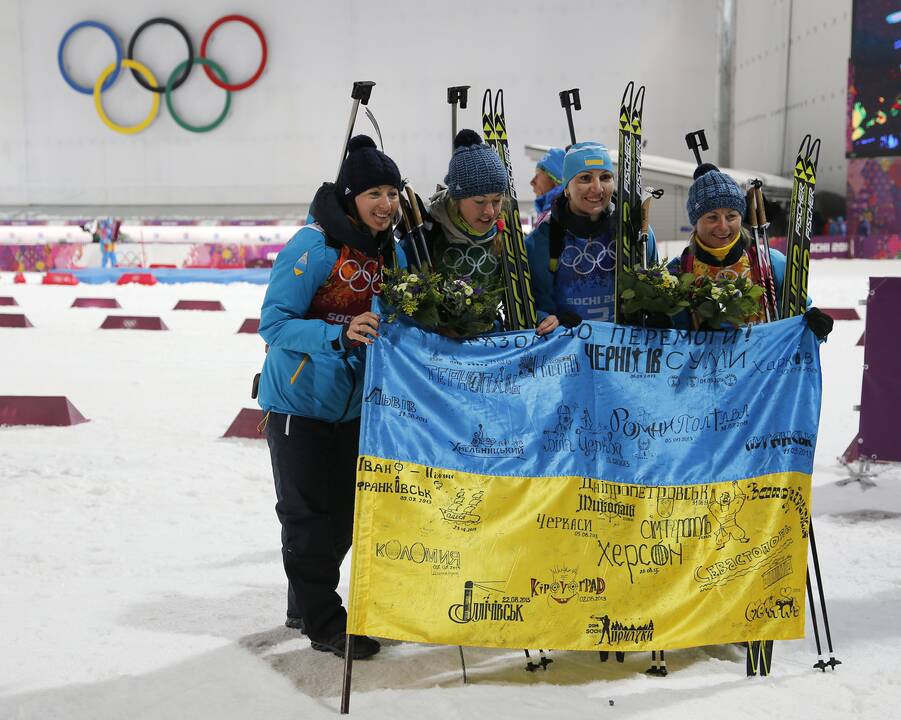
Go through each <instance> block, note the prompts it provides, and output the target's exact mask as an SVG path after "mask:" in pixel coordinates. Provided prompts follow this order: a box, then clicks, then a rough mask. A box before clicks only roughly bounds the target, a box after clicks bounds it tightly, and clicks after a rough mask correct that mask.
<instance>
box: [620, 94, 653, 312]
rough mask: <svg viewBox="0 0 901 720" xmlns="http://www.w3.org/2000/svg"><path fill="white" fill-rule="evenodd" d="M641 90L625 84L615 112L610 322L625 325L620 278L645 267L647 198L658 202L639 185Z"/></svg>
mask: <svg viewBox="0 0 901 720" xmlns="http://www.w3.org/2000/svg"><path fill="white" fill-rule="evenodd" d="M644 93H645V86H644V85H642V86H640V87H638V88H637V89H636V87H635V83H634V82H633V81H631V80H630V81H629V84H628V85H626V89H625V91H624V92H623V98H622V101H621V103H620V109H619V122H618V125H619V133H618V137H619V148H618V156H617V175H616V201H617V204H618V207H617V226H616V270H615V274H614V283H615V291H614V295H615V304H614V321H615V322H617V323H620V324H622V323H625V322H626V320H627V318H626V317H625V316H624V313H623V311H622V302H621V300H620V298H619V288H620V284H621V283H622V278H623V275H624V274H625V273H626V272H628V271H629V270H633V269H635V268H639V267H640V268H644V267H647V265H648V236H649V230H648V227H649V225H648V212H649V210H650V203H651V198H658V199H659V198H660V197H661V196H662V195H663V191H662V190H654V189H653V188H646V189H645V192H644V194H642V184H641V115H642V111H643V110H644Z"/></svg>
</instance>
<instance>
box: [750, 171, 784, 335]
mask: <svg viewBox="0 0 901 720" xmlns="http://www.w3.org/2000/svg"><path fill="white" fill-rule="evenodd" d="M753 182H754V185H753V193H754V199H755V203H754V204H755V205H756V206H757V227H758V228H759V233H760V238H759V240H760V244H759V245H758V246H757V256H758V258H759V259H760V267H761V270H762V271H763V272H762V274H763V276H764V289H765V290H766V295H767V303H766V304H767V305H768V311H769V313H770V316H771V317H772V319H773V320H778V319H779V316H778V314H777V310H776V280H775V278H773V264H772V263H771V262H770V240H769V237H768V233H767V228H769V226H770V222H769V220H767V217H766V206H765V205H764V202H763V183H762V182H760V180H755V181H753Z"/></svg>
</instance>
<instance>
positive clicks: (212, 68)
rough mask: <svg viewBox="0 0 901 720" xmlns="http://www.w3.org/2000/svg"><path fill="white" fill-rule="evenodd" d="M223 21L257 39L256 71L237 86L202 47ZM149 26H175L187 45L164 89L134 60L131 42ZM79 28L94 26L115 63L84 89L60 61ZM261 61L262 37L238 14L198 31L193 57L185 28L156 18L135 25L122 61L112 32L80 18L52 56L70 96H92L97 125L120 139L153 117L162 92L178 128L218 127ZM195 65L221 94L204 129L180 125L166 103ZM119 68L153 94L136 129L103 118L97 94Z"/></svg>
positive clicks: (261, 67) (263, 62)
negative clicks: (107, 41)
mask: <svg viewBox="0 0 901 720" xmlns="http://www.w3.org/2000/svg"><path fill="white" fill-rule="evenodd" d="M229 22H238V23H243V24H245V25H247V26H248V27H250V29H251V30H253V31H254V32H255V33H256V35H257V37H258V38H259V40H260V47H261V49H262V56H261V58H260V64H259V66H258V67H257V69H256V72H254V74H253V75H251V76H250V78H248V79H247V80H244V81H242V82H239V83H230V82H229V79H228V76H227V75H226V74H225V70H223V69H222V67H221V66H220V65H219V64H218V63H216V62H215V61H214V60H212V59H211V58H210V57H208V56H207V46H208V45H209V42H210V38H212V36H213V33H215V32H216V30H217V29H218V28H219V27H220V26H222V25H224V24H226V23H229ZM153 25H168V26H170V27H172V28H175V30H177V31H178V32H179V34H180V35H181V36H182V38H183V39H184V41H185V45H186V46H187V50H188V58H187V59H186V60H184V61H182V62H181V63H179V64H178V65H176V66H175V68H174V69H173V70H172V72H171V73H170V74H169V79H168V80H167V81H166V83H165V85H157V80H156V77H155V76H154V74H153V73H152V72H151V70H150V68H148V67H147V66H146V65H145V64H143V63H142V62H140V61H139V60H136V59H135V57H134V51H135V44H136V43H137V40H138V37H139V36H140V35H141V33H142V32H144V31H145V30H146V29H147V28H149V27H151V26H153ZM83 28H96V29H98V30H101V31H103V32H104V33H105V34H106V35H107V37H109V39H110V40H111V41H112V43H113V47H114V48H115V50H116V61H115V62H114V63H112V64H110V65H108V66H107V67H106V68H105V69H104V70H103V72H101V73H100V75H99V77H98V78H97V80H96V81H95V82H94V86H93V87H86V86H84V85H79V84H78V83H77V82H75V80H73V79H72V77H71V75H69V73H68V71H67V70H66V65H65V62H64V54H65V50H66V44H67V43H68V42H69V40H70V39H71V38H72V36H73V35H74V34H75V33H76V32H78V31H79V30H81V29H83ZM267 57H268V48H267V46H266V37H265V36H264V35H263V31H262V30H261V29H260V26H259V25H257V24H256V23H255V22H254V21H253V20H251V19H250V18H248V17H245V16H244V15H226V16H224V17H221V18H219V19H218V20H216V22H214V23H213V24H212V25H210V27H209V28H207V31H206V32H205V33H204V35H203V39H202V40H201V42H200V54H199V55H197V56H195V55H194V44H193V43H192V42H191V38H190V36H189V35H188V32H187V30H185V28H184V27H183V26H182V25H181V24H179V23H177V22H176V21H175V20H172V19H170V18H165V17H156V18H153V19H151V20H147V21H146V22H144V23H142V24H141V25H140V26H139V27H138V29H137V30H135V32H134V34H133V35H132V36H131V39H130V40H129V41H128V50H127V52H126V53H125V56H124V57H123V52H122V43H121V42H120V41H119V38H118V37H117V36H116V34H115V32H113V30H112V28H110V27H109V25H105V24H103V23H100V22H97V21H95V20H84V21H82V22H79V23H76V24H75V25H73V26H72V27H70V28H69V29H68V30H67V31H66V33H65V34H64V35H63V39H62V40H61V41H60V43H59V49H58V50H57V53H56V59H57V63H58V64H59V71H60V73H62V76H63V79H64V80H65V81H66V83H67V84H68V85H69V87H71V88H72V89H73V90H75V91H76V92H80V93H83V94H85V95H93V96H94V107H95V109H96V110H97V114H98V115H99V116H100V119H101V120H102V121H103V123H104V124H105V125H106V126H107V127H108V128H110V130H114V131H116V132H118V133H122V134H124V135H134V134H135V133H139V132H141V131H142V130H145V129H146V128H147V127H149V126H150V124H151V123H152V122H153V121H154V120H155V119H156V116H157V115H158V114H159V109H160V95H163V94H165V96H166V107H168V108H169V114H170V115H171V116H172V119H173V120H175V122H176V123H177V124H178V126H179V127H181V128H183V129H184V130H189V131H190V132H196V133H203V132H209V131H210V130H213V129H215V128H217V127H219V125H221V124H222V122H223V121H224V120H225V118H226V116H227V115H228V111H229V108H230V107H231V94H232V93H233V92H238V91H240V90H244V89H246V88H249V87H250V86H251V85H253V84H254V83H255V82H256V81H257V80H259V78H260V75H262V74H263V70H264V69H265V67H266V59H267ZM195 65H202V66H203V70H204V72H205V73H206V76H207V77H208V78H209V79H210V81H212V83H213V84H214V85H216V86H217V87H220V88H222V89H223V90H225V106H224V107H223V109H222V112H221V113H219V116H218V117H217V118H216V119H215V120H213V121H212V122H211V123H209V124H207V125H191V124H189V123H187V122H185V121H184V120H183V119H182V118H181V117H180V116H179V115H178V113H177V112H176V111H175V106H174V104H173V102H172V93H173V92H174V91H175V90H177V89H178V88H179V87H181V86H182V84H184V82H185V80H187V79H188V76H189V75H190V74H191V70H192V68H193V67H194V66H195ZM122 68H127V69H129V70H131V74H132V75H133V76H134V78H135V80H137V81H138V84H139V85H141V87H143V88H145V89H146V90H150V91H151V93H153V100H152V103H151V108H150V112H149V113H148V114H147V117H145V118H144V119H143V120H142V121H141V122H139V123H138V124H137V125H128V126H126V125H120V124H117V123H115V122H113V121H112V120H111V119H110V118H109V116H108V115H107V114H106V111H105V110H104V108H103V101H102V99H101V95H102V93H103V92H104V91H105V90H109V89H110V88H111V87H112V86H113V84H114V83H115V82H116V80H117V79H118V78H119V73H120V72H121V71H122Z"/></svg>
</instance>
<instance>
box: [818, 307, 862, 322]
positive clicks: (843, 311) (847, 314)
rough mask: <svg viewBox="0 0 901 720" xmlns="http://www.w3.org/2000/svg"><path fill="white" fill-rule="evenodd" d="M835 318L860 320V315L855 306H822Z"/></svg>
mask: <svg viewBox="0 0 901 720" xmlns="http://www.w3.org/2000/svg"><path fill="white" fill-rule="evenodd" d="M820 310H822V311H823V312H824V313H826V314H827V315H829V316H830V317H831V318H832V319H833V320H860V315H858V314H857V310H855V309H854V308H820Z"/></svg>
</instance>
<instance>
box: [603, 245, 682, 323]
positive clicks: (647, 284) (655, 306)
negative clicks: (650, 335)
mask: <svg viewBox="0 0 901 720" xmlns="http://www.w3.org/2000/svg"><path fill="white" fill-rule="evenodd" d="M686 275H687V273H686ZM688 278H691V279H693V276H691V275H688ZM688 278H686V276H685V275H683V276H682V277H677V276H675V275H673V274H672V273H671V272H670V271H669V270H668V269H667V267H666V260H664V261H663V262H660V263H657V264H656V265H652V266H651V267H648V268H641V267H637V268H626V271H625V273H624V274H623V276H622V278H621V281H620V292H619V297H620V300H621V301H622V310H623V313H624V314H625V315H626V316H627V317H628V318H630V319H632V320H633V321H635V322H640V323H643V324H646V321H648V320H650V321H651V324H653V325H655V326H659V325H667V324H669V323H670V320H671V318H672V317H673V315H676V314H677V313H680V312H682V311H683V310H685V309H686V308H688V307H689V306H690V291H689V287H688V286H689V285H690V283H691V280H689V279H688Z"/></svg>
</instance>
